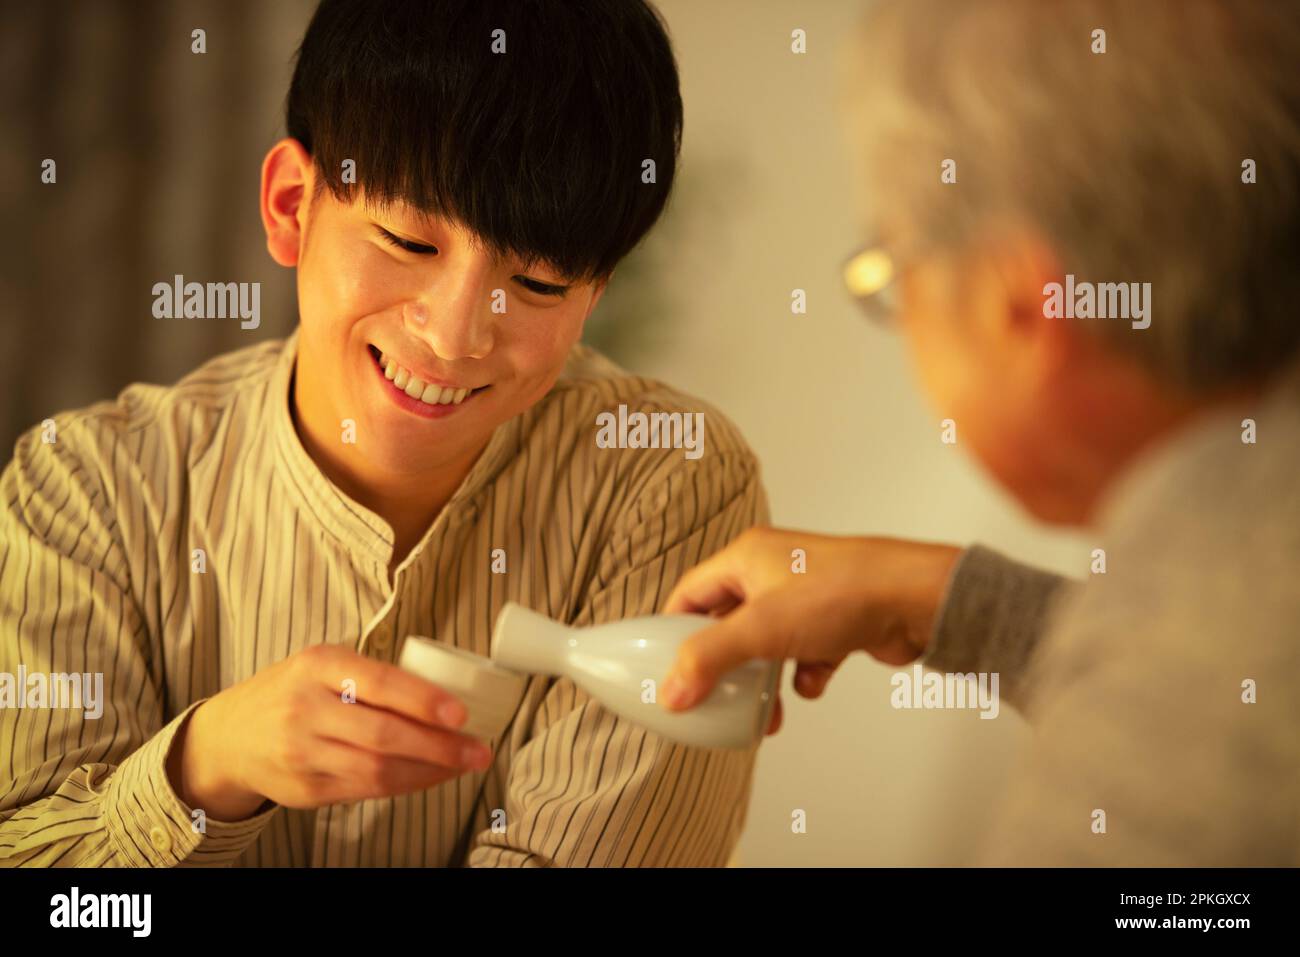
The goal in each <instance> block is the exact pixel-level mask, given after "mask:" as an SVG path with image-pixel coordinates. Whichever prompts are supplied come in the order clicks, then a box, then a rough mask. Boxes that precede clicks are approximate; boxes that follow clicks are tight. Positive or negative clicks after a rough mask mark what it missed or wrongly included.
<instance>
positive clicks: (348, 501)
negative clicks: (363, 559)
mask: <svg viewBox="0 0 1300 957" xmlns="http://www.w3.org/2000/svg"><path fill="white" fill-rule="evenodd" d="M297 359H298V330H297V329H295V330H294V331H293V333H292V334H290V335H289V337H288V338H287V339H285V340H284V345H283V347H282V349H281V351H280V357H279V361H278V362H277V363H276V367H275V371H274V373H273V374H272V378H271V382H270V387H269V389H268V391H267V398H266V403H267V405H266V407H265V408H264V409H263V421H266V422H269V424H270V431H271V435H272V441H273V443H274V445H275V446H276V457H277V459H278V464H279V466H280V468H281V472H282V474H283V475H284V476H285V478H286V479H287V481H288V482H289V485H290V488H291V489H292V490H293V492H294V493H295V494H297V495H298V496H300V498H301V500H302V504H303V506H304V508H305V509H306V512H307V515H308V516H309V517H310V518H312V519H313V520H314V521H315V522H316V523H317V524H318V525H320V526H321V527H323V528H324V529H325V530H326V531H327V532H328V533H329V534H330V535H332V536H333V537H334V538H336V539H338V540H339V541H340V542H341V543H342V544H343V545H344V546H345V547H346V548H347V549H348V550H352V551H358V552H360V553H362V554H365V555H368V556H369V557H371V558H372V559H374V560H375V561H376V562H377V563H378V564H379V565H380V566H381V567H382V568H384V569H387V567H388V565H389V563H390V562H391V560H392V555H393V530H392V527H391V526H390V525H389V524H388V523H387V522H386V521H384V519H382V518H381V517H380V516H379V515H377V514H375V513H374V512H372V511H370V509H368V508H366V507H365V506H364V505H361V504H360V503H359V502H357V501H355V500H353V499H352V498H351V497H349V496H348V495H347V494H345V493H344V492H343V491H342V490H341V489H339V488H338V487H337V486H335V485H334V483H333V482H331V481H330V480H329V479H328V478H326V476H325V474H324V473H323V472H322V471H321V470H320V467H319V466H318V465H317V464H316V462H315V461H314V460H313V459H312V457H311V456H310V455H308V454H307V450H306V449H305V448H303V444H302V440H301V439H300V438H299V437H298V430H297V429H296V427H295V426H294V423H293V416H292V412H291V403H292V401H293V396H292V391H291V390H292V385H293V376H294V370H295V368H296V365H297ZM521 418H522V417H521V416H515V417H514V418H513V419H510V420H509V421H507V422H504V423H502V424H501V425H500V426H498V427H497V428H496V429H495V430H494V431H493V433H492V436H491V438H490V439H489V440H488V443H487V445H486V446H485V447H484V449H483V452H482V453H480V455H479V457H478V459H476V460H475V462H474V465H473V467H472V468H471V469H470V471H469V473H468V474H467V475H466V476H465V479H464V480H463V481H462V482H461V484H460V486H459V487H458V488H457V489H456V491H455V493H453V495H452V497H451V498H450V499H449V500H448V502H447V504H446V506H444V508H443V510H442V512H441V513H439V517H438V520H435V522H434V523H433V526H436V525H437V524H438V523H439V521H441V520H442V519H443V517H444V516H446V520H447V521H448V522H450V523H457V522H459V521H463V520H465V519H467V518H471V517H473V516H474V515H476V514H477V512H478V505H477V502H476V499H477V496H478V493H479V492H481V491H483V490H484V489H486V488H487V487H488V486H489V485H490V484H491V482H492V480H493V479H494V478H495V477H496V476H497V475H498V474H499V473H500V471H501V469H502V468H503V467H504V466H505V464H506V463H507V462H508V461H510V459H511V458H513V457H514V456H515V455H516V454H517V453H518V450H519V447H520V444H521V441H522V422H521ZM433 526H431V527H430V529H429V530H427V531H426V533H425V535H424V536H423V537H422V539H421V542H420V545H419V546H417V548H422V547H423V545H424V542H425V541H426V540H427V539H428V537H429V534H430V532H431V531H432V528H433Z"/></svg>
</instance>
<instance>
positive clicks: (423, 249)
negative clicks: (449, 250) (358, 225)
mask: <svg viewBox="0 0 1300 957" xmlns="http://www.w3.org/2000/svg"><path fill="white" fill-rule="evenodd" d="M375 229H377V230H379V235H380V236H382V237H383V238H384V241H385V242H386V243H388V244H389V245H391V246H396V247H397V248H398V249H405V250H406V251H407V252H408V253H417V254H419V255H427V254H429V253H436V252H437V251H438V247H437V246H426V245H425V244H424V243H413V242H411V241H410V240H409V239H402V238H401V237H400V236H394V235H393V234H392V233H390V232H389V231H388V230H386V229H384V227H383V226H376V227H375Z"/></svg>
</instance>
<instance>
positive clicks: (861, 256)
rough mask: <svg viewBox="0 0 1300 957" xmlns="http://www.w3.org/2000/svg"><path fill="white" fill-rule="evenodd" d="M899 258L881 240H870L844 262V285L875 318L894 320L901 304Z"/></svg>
mask: <svg viewBox="0 0 1300 957" xmlns="http://www.w3.org/2000/svg"><path fill="white" fill-rule="evenodd" d="M899 269H900V264H899V261H898V259H897V258H896V257H895V256H894V254H893V253H891V252H890V251H889V250H888V249H886V248H885V247H884V246H883V245H880V244H879V243H871V244H869V245H867V246H865V247H863V248H862V249H860V250H859V251H858V252H856V253H854V254H853V255H852V256H850V257H849V258H848V259H847V260H846V261H845V263H844V269H843V276H844V285H845V287H846V288H847V289H848V291H849V295H851V296H852V297H853V298H854V300H856V301H857V304H858V307H859V308H860V309H861V310H862V311H863V313H865V314H866V316H867V318H868V319H870V320H871V321H872V322H875V323H878V324H880V325H882V326H887V325H890V324H892V323H893V321H894V319H895V317H896V316H897V315H898V308H899V304H900V302H899V299H900V297H899V290H898V277H899Z"/></svg>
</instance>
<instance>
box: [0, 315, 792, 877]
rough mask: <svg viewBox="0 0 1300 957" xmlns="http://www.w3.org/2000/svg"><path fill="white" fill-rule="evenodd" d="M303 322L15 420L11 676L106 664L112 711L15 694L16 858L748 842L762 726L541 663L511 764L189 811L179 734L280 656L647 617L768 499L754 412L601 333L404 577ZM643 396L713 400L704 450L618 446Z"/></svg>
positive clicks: (473, 854)
mask: <svg viewBox="0 0 1300 957" xmlns="http://www.w3.org/2000/svg"><path fill="white" fill-rule="evenodd" d="M296 344H297V333H294V334H293V335H292V336H290V337H289V338H288V339H285V340H280V341H275V342H267V343H263V344H259V345H256V346H252V347H249V348H245V349H241V350H239V351H236V352H233V353H229V354H226V355H223V356H220V357H218V358H216V359H214V360H212V361H211V362H208V363H207V364H205V365H204V366H202V367H200V368H199V369H198V370H196V371H195V372H193V373H192V374H190V375H189V376H187V377H186V378H185V379H183V380H181V381H180V382H179V383H177V384H176V385H175V386H173V387H170V388H164V387H159V386H152V385H132V386H130V387H128V388H127V389H125V390H124V391H123V392H122V393H121V395H120V396H119V397H118V399H117V400H116V401H109V402H102V403H99V404H96V405H93V406H91V407H89V408H86V409H81V410H78V411H73V412H66V413H62V414H60V415H57V416H55V417H54V419H53V422H52V423H51V422H49V421H47V422H46V423H43V425H42V426H38V427H36V428H34V429H32V430H31V431H29V432H28V433H26V434H25V435H24V436H23V437H22V438H21V439H20V440H19V442H18V443H17V445H16V446H15V452H14V458H13V460H12V461H11V462H10V463H9V464H8V466H7V467H6V468H5V470H4V472H3V475H2V476H0V673H8V674H9V675H11V676H16V675H17V674H18V672H19V670H20V668H21V669H24V670H25V671H26V673H27V674H28V675H31V674H32V673H44V674H48V675H59V674H74V675H76V674H94V673H102V675H103V696H102V700H103V712H102V714H101V715H100V716H98V717H90V716H88V715H87V713H86V711H87V709H85V708H82V709H76V708H57V707H50V706H48V703H47V706H44V707H40V706H30V705H32V704H33V702H30V701H29V702H27V704H28V705H29V706H21V705H22V704H23V702H22V701H19V702H17V703H15V702H13V701H10V702H9V706H7V707H0V863H3V864H8V865H77V866H99V865H104V866H170V865H190V866H205V865H226V864H237V865H248V866H347V865H358V866H387V865H395V866H462V865H469V866H484V867H497V866H501V867H506V866H548V865H556V866H625V865H629V866H639V865H645V866H659V865H688V866H689V865H721V864H724V863H726V862H727V860H728V857H729V855H730V854H731V852H732V850H733V848H734V846H735V844H736V841H737V839H738V837H739V835H740V832H741V829H742V827H743V825H744V821H745V816H746V812H747V808H748V802H749V791H750V785H751V780H752V772H753V761H754V752H753V751H752V750H751V751H725V750H707V749H701V748H693V747H687V746H682V745H677V744H674V743H672V742H670V741H668V740H666V739H664V738H662V737H660V736H658V735H656V734H654V733H653V732H649V731H646V730H644V729H642V728H640V727H638V726H637V725H634V724H632V723H630V722H628V721H626V720H623V719H620V718H617V717H615V716H614V715H613V714H612V713H610V712H609V711H607V710H605V709H604V708H602V707H601V706H600V705H598V704H597V703H596V702H594V701H593V700H592V699H590V698H589V697H588V696H587V695H586V694H584V693H583V692H582V691H581V690H579V689H578V688H576V687H575V686H574V685H573V683H572V682H570V681H569V680H568V679H552V678H545V677H540V676H538V677H533V678H532V679H530V681H529V683H528V686H527V691H526V693H525V695H524V697H523V699H522V700H521V702H520V704H519V708H518V711H517V712H516V714H515V717H514V719H513V721H512V723H511V725H510V726H509V727H508V729H507V730H506V731H505V732H504V734H503V736H502V737H501V738H499V739H495V740H494V741H493V742H492V747H493V749H494V754H495V761H494V763H493V764H492V765H491V766H490V767H489V768H488V769H487V770H486V771H482V772H469V773H466V774H464V775H462V776H460V777H458V778H455V779H453V780H450V781H447V782H446V783H444V784H441V785H439V786H437V787H434V788H431V789H429V790H426V791H422V792H417V793H414V794H410V795H405V796H398V797H393V798H388V799H384V800H366V801H361V802H358V803H353V804H338V805H331V806H327V807H323V808H319V809H315V810H296V809H290V808H285V807H280V806H274V805H273V806H271V807H270V808H268V809H267V810H265V811H263V812H261V813H259V814H258V815H256V816H255V817H252V818H250V819H247V820H242V821H237V822H222V821H216V820H212V819H211V818H208V819H207V820H206V822H205V826H202V827H201V826H200V825H199V823H198V821H197V820H196V819H192V812H191V809H190V808H189V807H188V806H186V805H185V803H184V802H183V801H182V800H181V799H180V798H179V797H178V796H177V794H176V793H175V791H174V790H173V788H172V786H171V784H170V783H169V781H168V777H167V774H166V771H165V763H166V757H167V753H168V749H169V745H170V744H171V741H172V738H173V736H174V734H175V732H176V730H177V728H178V726H179V725H180V724H181V722H183V721H184V720H185V719H186V717H187V716H188V715H189V713H190V711H191V710H192V709H193V708H194V707H196V706H197V705H198V704H199V703H201V702H202V701H203V700H204V699H205V698H208V697H210V696H212V695H213V694H215V693H217V692H218V691H220V690H221V689H223V688H227V687H230V686H231V685H232V684H235V683H237V682H239V681H242V680H244V679H246V678H248V677H249V676H250V675H252V674H253V673H254V672H256V671H257V670H258V669H261V668H265V667H266V666H268V665H270V664H271V663H273V662H276V661H279V660H281V659H283V658H285V657H286V656H288V655H290V654H292V653H293V652H295V651H298V650H300V649H302V648H304V647H306V646H308V645H312V644H319V643H323V642H329V643H338V644H346V645H348V646H350V647H354V648H355V649H356V650H358V651H359V652H361V653H363V654H366V655H369V656H373V657H375V658H377V659H380V660H383V661H387V662H395V661H396V660H397V656H398V654H399V652H400V649H401V645H402V643H403V641H404V639H405V637H406V636H407V635H426V636H432V637H436V638H438V639H439V640H441V641H444V642H448V643H450V644H453V645H455V646H456V647H459V648H464V649H467V650H469V651H472V652H475V653H477V654H480V655H486V654H487V653H488V651H489V639H490V631H491V626H492V624H493V622H494V619H495V617H496V614H497V612H498V611H499V610H500V608H501V606H502V605H503V604H504V603H505V602H507V601H517V602H520V603H522V604H524V605H527V606H529V607H531V608H534V609H536V610H538V611H541V612H543V613H545V614H547V615H550V616H552V617H554V618H556V619H559V620H562V621H567V622H570V623H573V624H577V625H583V624H594V623H600V622H605V621H612V620H617V619H620V618H625V617H630V616H634V615H641V614H650V613H653V612H655V611H657V610H658V609H659V608H660V607H661V605H662V604H663V602H664V601H665V600H666V599H667V596H668V593H669V591H670V590H671V588H672V585H673V584H674V582H675V580H676V579H677V578H678V577H679V576H680V575H681V574H682V573H683V572H684V571H685V570H686V569H688V568H689V567H691V566H692V565H693V564H695V563H696V562H698V561H699V560H701V559H702V558H704V557H706V556H708V555H709V554H711V553H713V552H715V551H717V550H718V549H720V548H721V547H722V546H724V545H725V544H727V543H728V542H729V541H730V540H732V539H734V538H735V537H736V536H737V535H739V534H740V532H742V531H743V530H744V529H745V528H747V527H749V526H750V525H753V524H755V523H760V522H766V521H767V520H768V515H767V501H766V497H765V495H764V492H763V489H762V486H761V484H760V478H759V469H758V465H757V462H756V460H755V457H754V455H753V453H752V452H751V451H750V449H749V448H748V447H747V446H746V444H745V442H744V440H743V439H742V437H741V436H740V434H739V432H738V431H737V430H736V428H735V427H734V426H733V425H732V424H731V423H729V422H728V421H727V420H726V419H725V418H723V417H722V416H721V415H720V414H719V413H718V412H716V411H714V410H713V409H712V408H711V407H709V406H707V405H706V404H704V403H701V402H699V401H698V400H695V399H693V398H690V397H688V396H684V395H682V394H681V393H678V392H675V391H673V390H672V389H670V388H668V387H667V386H665V385H663V384H662V383H659V382H656V381H653V380H649V379H644V378H639V377H636V376H632V375H630V374H628V373H626V372H623V371H622V370H620V369H619V368H618V367H617V366H615V365H613V364H612V363H611V362H609V361H608V360H607V359H605V358H603V357H601V356H600V355H598V354H597V353H595V352H593V351H592V350H590V349H589V348H587V347H584V346H581V345H579V346H575V347H574V349H573V352H572V354H571V355H570V356H569V357H568V361H567V363H566V366H565V369H564V372H563V373H562V375H561V377H560V379H559V380H558V381H557V382H556V384H555V386H554V388H553V389H552V390H551V391H550V392H549V393H548V394H547V395H546V396H545V397H544V398H543V399H542V400H541V401H540V402H538V403H537V404H536V405H535V406H533V407H532V408H531V409H529V410H528V411H526V412H525V413H523V414H522V415H519V416H517V417H515V418H514V419H511V420H510V421H508V422H506V423H504V424H503V425H501V426H500V427H498V428H497V429H496V430H495V432H494V433H493V435H492V437H491V439H490V441H489V442H488V444H487V446H486V448H485V449H484V451H483V453H482V454H481V455H480V457H479V459H478V460H477V462H476V463H475V464H474V466H473V468H472V469H471V471H470V473H469V474H468V475H467V476H466V478H465V480H464V482H463V483H462V485H461V486H460V488H459V489H458V490H457V491H456V493H455V494H454V495H453V496H452V498H451V500H450V501H449V502H448V503H447V505H446V507H445V508H443V510H442V511H441V512H440V513H439V515H438V517H437V518H436V520H435V521H434V522H433V524H432V525H431V526H430V527H429V529H428V530H427V531H426V533H425V535H424V537H423V539H422V540H421V541H420V542H419V544H418V545H417V546H416V547H415V548H414V549H413V550H412V551H411V552H410V554H409V555H408V556H407V557H406V558H405V559H404V560H403V561H402V562H401V564H400V565H399V566H398V567H397V569H396V571H395V573H394V575H393V576H392V579H391V581H390V576H389V565H390V558H391V555H392V550H393V535H392V530H391V529H390V527H389V526H388V525H387V524H386V523H385V522H384V521H383V520H382V519H380V518H379V517H378V516H377V515H375V514H374V513H373V512H370V511H368V510H367V509H365V508H363V507H361V506H360V505H358V504H357V503H356V502H355V501H353V500H352V499H350V498H348V497H347V496H346V495H344V494H343V493H342V492H341V491H340V490H339V489H337V488H336V487H335V486H334V485H333V484H331V483H330V482H329V481H328V480H327V479H326V478H325V476H324V475H323V474H322V472H321V471H320V470H319V469H318V468H317V467H316V465H315V463H314V462H313V461H312V459H311V458H310V457H309V456H308V454H307V453H306V451H305V450H304V448H303V446H302V444H301V442H300V441H299V438H298V435H297V432H296V430H295V427H294V424H293V421H292V418H291V413H290V407H289V403H290V394H291V384H292V378H293V371H294V366H295V362H294V360H295V356H296V354H297V353H296ZM620 404H626V406H627V407H628V409H629V410H634V411H637V410H639V411H646V412H654V411H666V412H674V411H680V412H684V413H685V412H697V411H700V412H704V413H705V419H706V420H707V425H708V445H707V447H706V449H705V452H704V454H703V455H702V456H700V457H698V458H694V457H692V458H688V457H687V456H686V455H685V454H684V452H683V450H682V449H677V448H658V449H646V448H641V449H633V448H610V449H606V448H600V447H598V444H597V442H596V432H597V425H596V423H597V416H598V415H600V413H602V412H607V411H615V412H616V411H617V409H618V407H619V405H620ZM496 549H503V550H504V558H505V570H504V573H502V572H501V567H500V562H499V561H497V562H496V563H495V564H496V568H495V570H494V568H493V565H494V561H493V558H494V555H495V556H496V557H497V558H500V557H501V553H499V552H496V551H495V550H496ZM12 680H14V679H11V681H12ZM22 693H23V689H21V688H20V689H19V695H20V696H21V695H22ZM49 703H54V702H53V701H51V702H49ZM65 703H66V702H65Z"/></svg>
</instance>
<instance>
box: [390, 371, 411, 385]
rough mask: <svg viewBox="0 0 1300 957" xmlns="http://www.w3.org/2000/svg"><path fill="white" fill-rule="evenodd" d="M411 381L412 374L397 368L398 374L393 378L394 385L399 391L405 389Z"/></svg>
mask: <svg viewBox="0 0 1300 957" xmlns="http://www.w3.org/2000/svg"><path fill="white" fill-rule="evenodd" d="M410 381H411V373H409V372H407V371H406V370H405V369H403V368H402V367H401V366H398V367H397V374H396V375H395V376H393V385H395V386H397V387H398V388H399V389H405V388H406V383H408V382H410Z"/></svg>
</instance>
